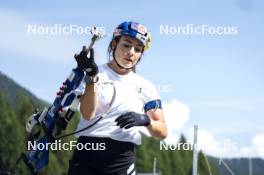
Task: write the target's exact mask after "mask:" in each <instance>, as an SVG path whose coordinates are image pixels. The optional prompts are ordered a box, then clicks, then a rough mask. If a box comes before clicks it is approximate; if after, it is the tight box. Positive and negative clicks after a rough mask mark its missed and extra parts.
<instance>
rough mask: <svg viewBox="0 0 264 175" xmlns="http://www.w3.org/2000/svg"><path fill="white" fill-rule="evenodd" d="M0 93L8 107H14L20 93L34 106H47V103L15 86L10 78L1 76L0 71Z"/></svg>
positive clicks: (17, 85)
mask: <svg viewBox="0 0 264 175" xmlns="http://www.w3.org/2000/svg"><path fill="white" fill-rule="evenodd" d="M0 92H1V93H2V95H3V97H4V99H5V100H6V102H7V103H9V104H10V105H16V101H17V99H18V98H19V96H20V95H21V93H23V94H25V95H26V96H28V97H29V99H30V100H31V101H32V103H33V104H34V105H36V106H47V105H48V103H47V102H45V101H44V100H41V99H39V98H38V97H36V96H35V95H34V94H32V93H31V92H30V91H28V90H27V89H25V88H23V87H22V86H20V85H19V84H17V83H16V82H15V81H13V80H12V79H11V78H9V77H8V76H6V75H5V74H3V73H2V72H1V71H0Z"/></svg>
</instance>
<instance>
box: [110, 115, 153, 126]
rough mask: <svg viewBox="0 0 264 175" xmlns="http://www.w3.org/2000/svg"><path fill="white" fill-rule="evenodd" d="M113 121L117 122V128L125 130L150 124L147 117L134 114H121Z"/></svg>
mask: <svg viewBox="0 0 264 175" xmlns="http://www.w3.org/2000/svg"><path fill="white" fill-rule="evenodd" d="M115 121H116V122H117V126H120V128H125V129H129V128H131V127H133V126H148V125H149V124H150V119H149V117H148V116H147V115H145V114H139V113H136V112H128V113H125V114H122V115H120V116H119V117H117V119H116V120H115Z"/></svg>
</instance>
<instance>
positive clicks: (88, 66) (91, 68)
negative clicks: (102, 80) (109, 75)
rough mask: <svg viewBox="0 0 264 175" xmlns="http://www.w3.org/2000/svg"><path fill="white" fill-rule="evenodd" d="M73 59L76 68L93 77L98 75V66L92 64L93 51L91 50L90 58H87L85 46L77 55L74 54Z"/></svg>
mask: <svg viewBox="0 0 264 175" xmlns="http://www.w3.org/2000/svg"><path fill="white" fill-rule="evenodd" d="M74 58H75V60H76V62H77V66H78V68H80V69H82V70H84V71H85V72H86V73H87V75H89V76H91V77H94V76H95V75H96V74H97V73H98V66H97V64H96V63H95V62H94V50H93V48H91V50H90V56H89V57H88V51H87V49H86V46H83V49H82V51H81V52H80V53H79V54H75V55H74Z"/></svg>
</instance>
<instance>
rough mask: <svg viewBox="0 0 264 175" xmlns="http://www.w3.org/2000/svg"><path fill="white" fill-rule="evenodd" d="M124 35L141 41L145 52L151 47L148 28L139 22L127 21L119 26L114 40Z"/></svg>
mask: <svg viewBox="0 0 264 175" xmlns="http://www.w3.org/2000/svg"><path fill="white" fill-rule="evenodd" d="M122 35H126V36H131V37H132V38H136V39H138V40H139V41H141V42H142V43H143V45H144V51H146V50H147V49H148V48H149V46H150V42H151V37H150V34H149V32H148V31H147V28H146V27H145V26H143V25H141V24H139V23H137V22H132V21H129V22H127V21H125V22H123V23H121V24H119V25H118V26H117V28H116V29H115V31H114V33H113V39H115V38H116V37H118V36H122Z"/></svg>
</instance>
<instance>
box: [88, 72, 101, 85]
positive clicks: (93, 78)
mask: <svg viewBox="0 0 264 175" xmlns="http://www.w3.org/2000/svg"><path fill="white" fill-rule="evenodd" d="M98 80H99V77H98V76H97V75H96V76H94V77H92V76H89V75H87V74H86V76H85V77H84V81H85V83H86V85H90V84H94V83H97V82H98Z"/></svg>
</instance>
